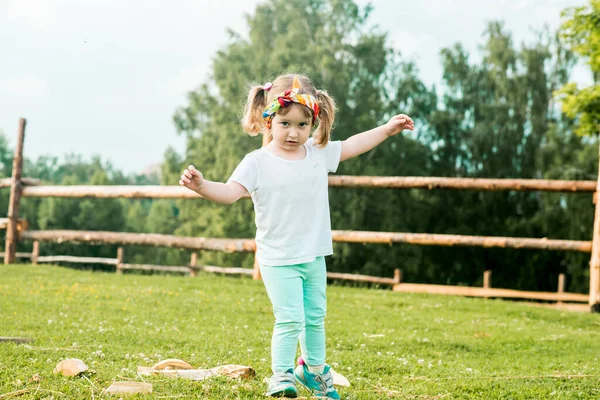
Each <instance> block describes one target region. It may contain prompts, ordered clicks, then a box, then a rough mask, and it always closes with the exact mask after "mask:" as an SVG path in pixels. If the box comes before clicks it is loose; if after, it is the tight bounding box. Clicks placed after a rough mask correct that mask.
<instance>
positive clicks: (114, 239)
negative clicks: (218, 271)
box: [20, 230, 256, 253]
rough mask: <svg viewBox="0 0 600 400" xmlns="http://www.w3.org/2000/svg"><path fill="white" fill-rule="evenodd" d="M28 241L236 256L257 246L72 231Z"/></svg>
mask: <svg viewBox="0 0 600 400" xmlns="http://www.w3.org/2000/svg"><path fill="white" fill-rule="evenodd" d="M20 238H21V239H24V240H37V241H40V242H54V243H62V242H70V243H90V244H129V245H143V246H163V247H174V248H182V249H193V250H215V251H224V252H227V253H233V252H238V251H245V252H254V251H256V245H255V244H254V240H253V239H214V238H202V237H186V236H173V235H160V234H155V233H123V232H106V231H72V230H44V231H23V232H21V235H20Z"/></svg>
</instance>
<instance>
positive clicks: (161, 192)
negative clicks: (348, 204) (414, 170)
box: [23, 175, 596, 199]
mask: <svg viewBox="0 0 600 400" xmlns="http://www.w3.org/2000/svg"><path fill="white" fill-rule="evenodd" d="M329 186H330V187H360V188H390V189H462V190H486V191H498V190H517V191H533V190H535V191H548V192H594V191H595V190H596V182H595V181H565V180H541V179H483V178H443V177H410V176H408V177H397V176H391V177H377V176H345V175H341V176H330V177H329ZM23 196H26V197H75V198H81V197H93V198H131V199H141V198H150V199H196V198H201V196H200V195H198V194H196V193H194V192H192V191H190V190H188V189H186V188H184V187H181V186H176V185H170V186H157V185H141V186H140V185H138V186H134V185H127V186H119V185H87V186H86V185H75V186H51V185H39V186H28V187H25V188H23Z"/></svg>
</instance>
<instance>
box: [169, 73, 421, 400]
mask: <svg viewBox="0 0 600 400" xmlns="http://www.w3.org/2000/svg"><path fill="white" fill-rule="evenodd" d="M334 117H335V103H334V101H333V99H332V98H331V97H330V96H329V95H328V94H327V93H326V92H324V91H321V90H317V89H316V88H315V87H314V85H313V84H312V82H311V81H310V80H309V79H308V78H307V77H305V76H302V75H282V76H280V77H278V78H277V79H275V81H274V82H273V83H270V82H269V83H267V84H265V85H264V86H255V87H253V88H252V89H251V90H250V94H249V96H248V102H247V104H246V109H245V116H244V119H243V120H242V126H243V128H244V130H245V131H246V132H247V133H248V134H250V135H251V136H255V135H257V134H259V133H263V134H264V135H269V136H270V137H271V138H272V141H271V142H270V143H269V144H268V145H266V146H264V147H263V148H261V149H259V150H255V151H253V152H251V153H249V154H247V155H246V157H244V159H243V160H242V162H241V163H240V164H239V165H238V166H237V168H236V169H235V171H234V172H233V174H232V175H231V177H230V178H229V180H228V181H227V183H219V182H211V181H209V180H206V179H204V177H203V176H202V173H201V172H200V171H198V170H197V169H196V168H194V166H193V165H190V166H189V167H188V168H187V169H186V170H184V171H183V174H182V175H181V180H180V181H179V184H180V185H182V186H185V187H187V188H189V189H191V190H193V191H195V192H196V193H198V194H200V195H201V196H203V197H205V198H207V199H209V200H212V201H216V202H219V203H225V204H231V203H233V202H235V201H237V200H238V199H240V198H241V197H243V196H245V195H250V196H251V197H252V201H253V203H254V211H255V214H256V257H257V261H258V265H259V268H260V272H261V275H262V279H263V281H264V284H265V287H266V290H267V294H268V296H269V299H270V300H271V303H272V305H273V313H274V314H275V327H274V329H273V337H272V341H271V358H272V364H271V367H272V370H273V376H272V377H271V378H270V380H269V384H268V389H267V395H268V396H272V397H282V396H286V397H297V389H296V381H298V382H300V383H301V384H302V385H303V386H305V387H306V388H307V389H308V390H310V391H311V392H313V394H314V395H316V396H318V397H322V398H329V399H339V398H340V396H339V394H338V392H337V391H336V389H335V388H334V387H333V378H332V376H331V369H330V367H329V365H327V364H326V363H325V324H324V320H325V312H326V295H325V288H326V284H327V276H326V268H325V259H324V257H325V256H328V255H331V254H333V248H332V240H331V223H330V219H329V199H328V185H327V174H328V173H329V172H335V171H336V170H337V168H338V164H339V163H340V162H341V161H345V160H347V159H349V158H352V157H356V156H358V155H360V154H362V153H365V152H367V151H369V150H371V149H372V148H374V147H375V146H377V145H378V144H380V143H381V142H383V141H384V140H385V139H386V138H388V137H390V136H393V135H396V134H397V133H399V132H400V131H402V130H403V129H410V130H412V129H414V123H413V121H412V119H411V118H410V117H408V116H406V115H403V114H401V115H396V116H395V117H393V118H392V119H390V120H389V122H387V123H386V124H385V125H382V126H379V127H377V128H375V129H371V130H370V131H367V132H363V133H359V134H357V135H354V136H352V137H350V138H348V139H347V140H344V141H330V140H329V137H330V132H331V128H332V125H333V121H334ZM311 132H313V134H312V138H309V136H310V134H311ZM298 341H300V347H301V352H302V358H303V359H304V363H302V364H301V365H298V366H297V367H296V369H295V370H294V360H295V357H296V350H297V345H298Z"/></svg>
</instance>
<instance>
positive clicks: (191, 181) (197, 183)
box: [179, 165, 204, 192]
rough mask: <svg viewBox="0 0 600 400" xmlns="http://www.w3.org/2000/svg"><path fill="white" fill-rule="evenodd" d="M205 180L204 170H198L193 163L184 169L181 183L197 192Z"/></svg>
mask: <svg viewBox="0 0 600 400" xmlns="http://www.w3.org/2000/svg"><path fill="white" fill-rule="evenodd" d="M203 181H204V177H203V176H202V172H200V171H198V170H197V169H196V167H194V166H193V165H190V166H189V167H187V169H184V170H183V174H181V179H180V180H179V184H180V185H181V186H185V187H186V188H188V189H190V190H193V191H194V192H197V191H198V190H199V189H200V187H201V186H202V182H203Z"/></svg>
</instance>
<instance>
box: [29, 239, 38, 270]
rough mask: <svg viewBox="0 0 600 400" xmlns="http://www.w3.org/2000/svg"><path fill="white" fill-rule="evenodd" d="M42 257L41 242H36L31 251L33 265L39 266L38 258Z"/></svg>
mask: <svg viewBox="0 0 600 400" xmlns="http://www.w3.org/2000/svg"><path fill="white" fill-rule="evenodd" d="M39 256H40V242H38V241H37V240H34V242H33V250H31V263H32V264H33V265H37V262H38V257H39Z"/></svg>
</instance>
